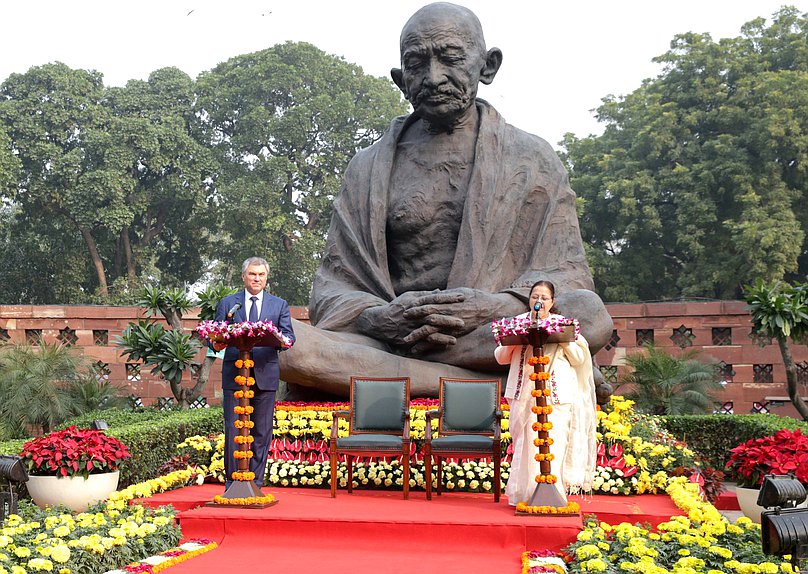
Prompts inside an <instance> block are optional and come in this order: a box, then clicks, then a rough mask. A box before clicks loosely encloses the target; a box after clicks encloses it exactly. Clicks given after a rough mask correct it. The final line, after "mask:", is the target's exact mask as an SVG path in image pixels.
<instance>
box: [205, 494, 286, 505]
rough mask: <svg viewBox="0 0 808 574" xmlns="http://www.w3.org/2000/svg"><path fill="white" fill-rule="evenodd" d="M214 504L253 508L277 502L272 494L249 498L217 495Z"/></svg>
mask: <svg viewBox="0 0 808 574" xmlns="http://www.w3.org/2000/svg"><path fill="white" fill-rule="evenodd" d="M213 502H215V503H216V504H227V505H230V506H233V505H237V506H252V505H254V504H257V505H266V504H271V503H273V502H276V499H275V497H274V496H272V495H271V494H267V495H265V496H250V497H247V498H225V497H224V496H221V495H217V496H214V497H213Z"/></svg>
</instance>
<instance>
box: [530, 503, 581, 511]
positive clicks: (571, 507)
mask: <svg viewBox="0 0 808 574" xmlns="http://www.w3.org/2000/svg"><path fill="white" fill-rule="evenodd" d="M516 511H517V512H523V513H525V514H578V513H579V512H580V511H581V505H580V504H578V503H577V502H568V503H567V505H566V506H530V505H529V504H526V503H524V502H520V503H518V504H517V505H516Z"/></svg>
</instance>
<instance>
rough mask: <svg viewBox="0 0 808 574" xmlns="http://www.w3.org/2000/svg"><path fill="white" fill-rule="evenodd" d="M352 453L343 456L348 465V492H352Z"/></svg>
mask: <svg viewBox="0 0 808 574" xmlns="http://www.w3.org/2000/svg"><path fill="white" fill-rule="evenodd" d="M353 460H354V457H353V455H350V454H349V455H348V456H346V457H345V464H346V465H348V494H353Z"/></svg>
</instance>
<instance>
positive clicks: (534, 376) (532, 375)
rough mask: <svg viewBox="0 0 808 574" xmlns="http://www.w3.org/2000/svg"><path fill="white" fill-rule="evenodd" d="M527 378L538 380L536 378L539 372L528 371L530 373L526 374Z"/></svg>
mask: <svg viewBox="0 0 808 574" xmlns="http://www.w3.org/2000/svg"><path fill="white" fill-rule="evenodd" d="M528 378H529V379H530V380H531V381H538V380H539V373H530V374H529V375H528Z"/></svg>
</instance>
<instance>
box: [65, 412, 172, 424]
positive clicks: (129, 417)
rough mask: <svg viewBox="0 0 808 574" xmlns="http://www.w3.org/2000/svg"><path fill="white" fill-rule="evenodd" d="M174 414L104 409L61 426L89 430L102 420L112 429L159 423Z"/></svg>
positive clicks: (70, 420) (68, 421) (77, 417)
mask: <svg viewBox="0 0 808 574" xmlns="http://www.w3.org/2000/svg"><path fill="white" fill-rule="evenodd" d="M176 412H177V411H174V410H167V411H160V410H157V409H153V408H140V409H137V410H132V409H131V408H115V409H104V410H96V411H90V412H88V413H84V414H82V415H79V416H76V417H73V418H71V419H68V420H67V421H65V423H64V425H63V426H64V427H69V426H70V425H75V426H77V427H79V428H90V426H91V425H92V424H93V421H95V420H104V421H106V423H107V425H109V428H110V429H112V428H117V427H125V426H128V425H133V424H141V423H145V422H151V421H161V420H164V419H168V418H172V417H173V416H174V415H175V414H176Z"/></svg>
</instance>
